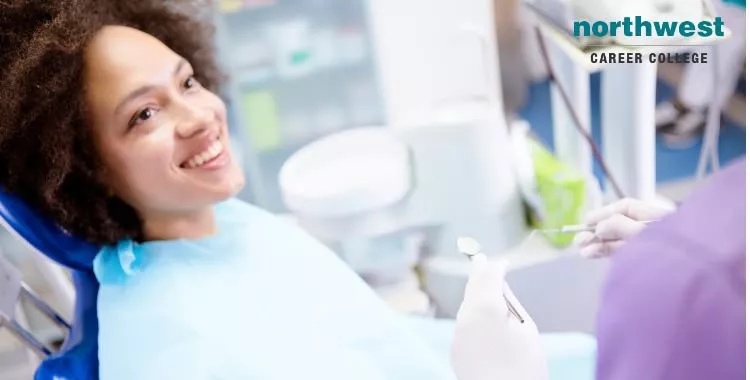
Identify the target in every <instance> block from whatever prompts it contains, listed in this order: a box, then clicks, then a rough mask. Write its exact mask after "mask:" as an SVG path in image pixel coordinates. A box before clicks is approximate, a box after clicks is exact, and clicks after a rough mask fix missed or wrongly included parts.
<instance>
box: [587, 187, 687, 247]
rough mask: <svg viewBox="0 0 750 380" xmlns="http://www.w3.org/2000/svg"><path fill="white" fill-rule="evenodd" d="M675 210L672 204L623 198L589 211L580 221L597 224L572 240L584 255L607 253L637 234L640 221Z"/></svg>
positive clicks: (655, 218) (658, 216)
mask: <svg viewBox="0 0 750 380" xmlns="http://www.w3.org/2000/svg"><path fill="white" fill-rule="evenodd" d="M674 210H675V207H674V205H666V204H664V203H657V202H645V201H640V200H637V199H631V198H625V199H621V200H619V201H617V202H614V203H611V204H608V205H606V206H604V207H602V208H599V209H597V210H594V211H592V212H590V213H589V214H588V215H586V216H585V217H584V220H583V223H585V224H591V225H596V231H594V232H588V231H586V232H580V233H578V234H577V235H576V236H575V238H574V239H573V244H574V245H576V246H577V247H578V248H579V249H580V250H581V255H583V256H584V257H591V258H596V257H603V256H609V255H610V254H612V252H613V251H614V250H616V249H617V248H619V247H620V246H621V245H622V244H623V241H624V240H626V239H628V238H630V237H632V236H635V235H637V234H638V233H639V232H641V230H643V228H645V227H646V225H645V224H644V223H642V222H646V221H652V220H657V219H661V218H662V217H664V216H665V215H667V214H669V213H671V212H673V211H674Z"/></svg>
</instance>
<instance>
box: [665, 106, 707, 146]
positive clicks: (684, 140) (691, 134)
mask: <svg viewBox="0 0 750 380" xmlns="http://www.w3.org/2000/svg"><path fill="white" fill-rule="evenodd" d="M706 116H707V115H706V111H702V110H686V111H684V112H682V113H681V114H680V115H679V116H678V117H677V118H676V120H674V122H673V123H671V124H667V126H665V127H663V128H662V129H661V130H660V131H659V132H660V134H661V137H662V141H663V142H664V145H666V146H667V147H669V148H671V149H687V148H690V147H692V146H693V145H695V144H696V143H698V142H699V141H700V139H701V136H702V135H703V131H704V129H705V128H706Z"/></svg>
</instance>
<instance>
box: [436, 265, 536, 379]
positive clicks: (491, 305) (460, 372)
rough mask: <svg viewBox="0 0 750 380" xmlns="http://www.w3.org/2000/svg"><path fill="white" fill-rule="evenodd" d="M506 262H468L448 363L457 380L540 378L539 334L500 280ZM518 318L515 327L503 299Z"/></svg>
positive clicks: (502, 279)
mask: <svg viewBox="0 0 750 380" xmlns="http://www.w3.org/2000/svg"><path fill="white" fill-rule="evenodd" d="M506 271H507V262H504V261H492V262H488V260H487V257H486V256H485V255H482V254H480V255H476V256H474V258H473V259H472V273H471V274H470V276H469V281H468V283H467V285H466V291H465V293H464V300H463V303H462V304H461V308H460V309H459V311H458V315H457V317H456V331H455V336H454V340H453V345H452V360H451V361H452V364H453V369H454V371H455V373H456V377H457V378H458V380H546V379H547V363H546V357H545V354H544V349H543V347H542V341H541V337H540V335H539V330H538V329H537V327H536V324H535V323H534V321H533V320H532V319H531V317H529V315H528V314H527V313H526V310H524V308H523V306H521V304H520V303H519V302H518V300H517V299H516V297H515V295H513V292H512V291H511V290H510V287H509V286H508V284H506V282H505V273H506ZM503 292H505V294H506V295H507V296H508V299H510V301H511V303H512V304H513V305H514V306H515V308H516V309H517V311H518V312H519V313H520V314H521V316H523V318H524V323H523V324H522V323H520V322H519V321H518V320H517V319H516V318H515V317H514V316H513V315H512V314H511V313H510V312H509V311H508V307H507V306H506V304H505V300H504V298H503Z"/></svg>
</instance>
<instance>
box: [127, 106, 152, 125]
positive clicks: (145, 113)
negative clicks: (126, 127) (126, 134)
mask: <svg viewBox="0 0 750 380" xmlns="http://www.w3.org/2000/svg"><path fill="white" fill-rule="evenodd" d="M153 116H154V109H153V108H146V109H143V110H141V111H139V112H138V113H136V114H135V115H134V116H133V119H131V121H130V126H131V127H132V126H135V125H138V124H141V123H143V122H145V121H147V120H148V119H151V118H152V117H153Z"/></svg>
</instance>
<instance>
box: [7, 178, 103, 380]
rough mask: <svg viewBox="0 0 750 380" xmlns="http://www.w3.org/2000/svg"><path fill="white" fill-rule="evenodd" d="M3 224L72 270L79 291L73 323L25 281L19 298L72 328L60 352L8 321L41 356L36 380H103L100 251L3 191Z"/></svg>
mask: <svg viewBox="0 0 750 380" xmlns="http://www.w3.org/2000/svg"><path fill="white" fill-rule="evenodd" d="M0 224H1V225H3V226H4V227H5V228H7V229H8V231H9V232H11V233H12V234H15V235H16V236H17V237H19V238H20V239H22V240H23V241H25V242H26V243H28V244H29V245H30V246H31V247H32V248H34V249H35V250H37V251H39V252H40V253H42V254H43V255H44V256H46V257H48V258H49V259H51V260H52V261H54V262H56V263H57V264H59V265H62V266H63V267H65V268H66V269H68V270H70V272H71V275H72V280H73V285H74V287H75V290H76V301H75V306H74V311H73V321H72V323H67V322H66V321H64V320H62V318H60V317H59V316H58V315H57V314H56V313H55V312H54V311H53V310H52V309H51V308H50V307H49V306H48V305H46V304H45V303H44V302H43V301H42V300H41V299H39V298H38V297H36V296H35V295H34V293H33V292H32V291H31V290H30V289H29V288H28V287H26V286H25V285H23V284H22V283H20V280H19V283H20V286H19V288H18V289H17V290H18V293H19V294H18V295H19V296H23V297H25V298H26V299H28V300H29V301H31V304H32V305H34V306H35V307H37V308H38V309H39V310H40V311H42V312H43V313H44V314H45V315H47V316H48V317H50V318H51V319H52V321H53V322H55V323H56V324H57V325H59V326H62V327H63V328H65V329H67V330H69V331H68V334H67V337H66V339H65V341H64V343H63V345H62V347H61V348H60V350H59V351H57V352H54V351H53V350H52V349H50V348H48V347H45V346H44V345H43V344H42V343H41V342H39V341H37V340H36V339H35V338H34V337H33V335H31V334H30V333H29V332H28V331H26V330H24V329H23V328H22V327H21V326H20V325H19V324H17V323H15V321H13V320H12V318H6V319H9V320H8V321H4V323H3V324H2V325H0V327H9V328H10V330H11V332H13V333H14V335H16V336H17V337H18V338H19V339H21V341H22V343H24V344H25V345H26V346H28V347H29V348H31V349H32V350H34V351H35V352H36V353H37V354H38V355H39V356H41V358H42V361H41V364H40V365H39V367H38V368H37V370H36V372H35V375H34V379H35V380H96V379H98V373H99V363H98V356H97V355H98V349H97V346H98V343H97V335H98V328H99V323H98V320H97V316H96V299H97V294H98V290H99V283H98V282H97V280H96V277H95V276H94V272H93V268H92V263H93V260H94V257H95V256H96V254H97V252H98V250H99V248H98V247H97V246H95V245H91V244H88V243H86V242H84V241H82V240H80V239H77V238H75V237H73V236H71V235H70V234H68V233H66V232H65V231H63V230H62V229H61V228H59V227H58V226H56V225H55V224H54V223H52V222H51V221H49V220H48V219H46V218H44V217H43V216H42V215H40V214H39V213H37V212H36V211H35V210H33V209H32V208H31V207H29V206H28V205H27V204H26V203H25V202H23V201H22V200H20V199H19V198H17V197H14V196H12V195H10V194H7V193H6V192H4V191H0Z"/></svg>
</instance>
